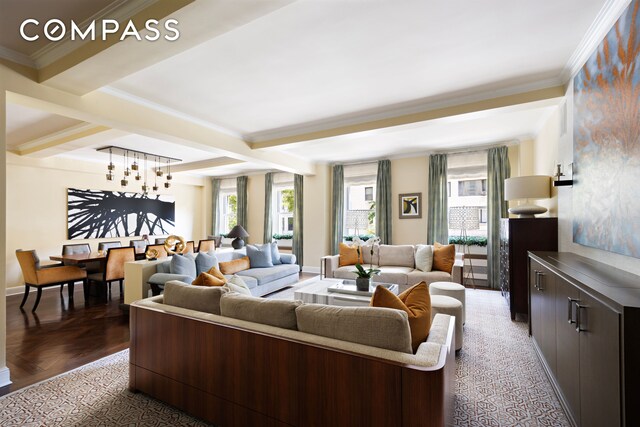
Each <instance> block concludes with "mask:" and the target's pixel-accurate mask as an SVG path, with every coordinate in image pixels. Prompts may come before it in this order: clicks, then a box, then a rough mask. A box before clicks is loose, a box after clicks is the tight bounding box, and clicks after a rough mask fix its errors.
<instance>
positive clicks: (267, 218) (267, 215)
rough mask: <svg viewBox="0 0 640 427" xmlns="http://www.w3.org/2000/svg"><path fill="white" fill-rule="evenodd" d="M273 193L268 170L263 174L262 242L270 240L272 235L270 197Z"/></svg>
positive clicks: (271, 180) (270, 173) (271, 173)
mask: <svg viewBox="0 0 640 427" xmlns="http://www.w3.org/2000/svg"><path fill="white" fill-rule="evenodd" d="M272 193H273V172H269V173H267V174H266V175H265V176H264V234H263V236H262V241H263V243H269V242H271V238H272V236H273V233H272V230H271V229H272V228H273V217H272V215H271V214H272V212H271V197H272Z"/></svg>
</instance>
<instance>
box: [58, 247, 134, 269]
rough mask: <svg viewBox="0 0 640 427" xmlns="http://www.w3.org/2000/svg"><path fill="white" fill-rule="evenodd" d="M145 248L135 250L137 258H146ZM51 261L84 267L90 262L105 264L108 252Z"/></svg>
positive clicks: (77, 255) (65, 257)
mask: <svg viewBox="0 0 640 427" xmlns="http://www.w3.org/2000/svg"><path fill="white" fill-rule="evenodd" d="M144 251H145V248H135V252H136V257H137V256H138V255H142V256H144ZM49 259H50V260H51V261H61V262H63V263H65V264H75V265H82V264H87V263H90V262H96V261H97V262H104V261H106V259H107V251H103V252H91V253H84V254H68V255H51V256H50V257H49Z"/></svg>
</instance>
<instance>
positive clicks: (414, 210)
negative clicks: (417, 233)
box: [398, 193, 422, 219]
mask: <svg viewBox="0 0 640 427" xmlns="http://www.w3.org/2000/svg"><path fill="white" fill-rule="evenodd" d="M398 197H399V200H400V209H399V212H400V219H410V218H422V193H406V194H400V195H399V196H398Z"/></svg>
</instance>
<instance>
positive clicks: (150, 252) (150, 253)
mask: <svg viewBox="0 0 640 427" xmlns="http://www.w3.org/2000/svg"><path fill="white" fill-rule="evenodd" d="M144 256H145V258H147V259H148V260H149V261H154V260H156V259H158V251H157V249H153V248H151V249H147V252H145V253H144Z"/></svg>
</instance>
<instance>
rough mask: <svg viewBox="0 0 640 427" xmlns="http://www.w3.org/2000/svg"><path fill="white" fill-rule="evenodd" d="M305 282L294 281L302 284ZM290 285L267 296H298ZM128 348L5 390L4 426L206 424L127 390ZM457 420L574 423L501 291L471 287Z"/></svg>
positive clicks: (0, 409)
mask: <svg viewBox="0 0 640 427" xmlns="http://www.w3.org/2000/svg"><path fill="white" fill-rule="evenodd" d="M299 286H300V285H296V287H299ZM293 291H294V289H292V288H290V289H285V290H283V291H281V292H278V293H277V294H272V295H270V296H269V298H277V299H290V298H293ZM128 362H129V352H128V350H125V351H123V352H120V353H116V354H114V355H112V356H109V357H106V358H104V359H101V360H98V361H96V362H93V363H91V364H88V365H85V366H83V367H81V368H78V369H76V370H74V371H71V372H68V373H65V374H63V375H60V376H58V377H55V378H51V379H49V380H46V381H44V382H41V383H39V384H34V385H32V386H30V387H27V388H24V389H21V390H18V391H15V392H13V393H11V394H9V395H7V396H4V397H0V425H1V426H3V427H4V426H78V427H79V426H124V425H128V426H206V425H207V424H205V423H203V422H202V421H199V420H197V419H194V418H192V417H189V416H188V415H185V414H184V413H182V412H180V411H178V410H176V409H174V408H172V407H170V406H167V405H164V404H162V403H160V402H158V401H156V400H154V399H151V398H149V397H146V396H145V395H143V394H134V393H130V392H129V391H128V390H127V384H128V369H129V366H128ZM454 421H455V425H457V426H478V427H486V426H565V425H569V424H568V422H567V420H566V417H565V415H564V413H563V411H562V409H561V408H560V404H559V402H558V400H557V398H556V396H555V394H554V392H553V390H552V389H551V385H550V384H549V381H548V380H547V378H546V376H545V374H544V372H543V370H542V366H541V365H540V362H539V361H538V359H537V357H536V355H535V354H534V351H533V347H532V345H531V342H530V340H529V337H528V335H527V326H526V324H525V323H516V322H512V321H511V319H510V317H509V310H508V307H507V305H506V302H505V301H504V299H503V298H502V297H501V296H500V293H499V292H494V291H484V290H471V289H468V290H467V324H466V325H465V330H464V347H463V349H462V350H461V351H460V353H459V355H458V357H457V379H456V402H455V419H454Z"/></svg>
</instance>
